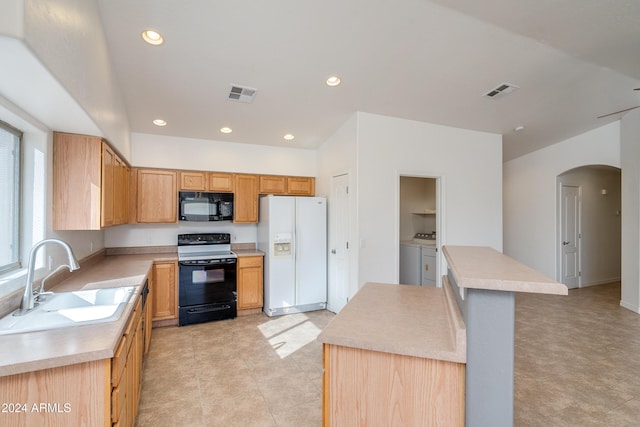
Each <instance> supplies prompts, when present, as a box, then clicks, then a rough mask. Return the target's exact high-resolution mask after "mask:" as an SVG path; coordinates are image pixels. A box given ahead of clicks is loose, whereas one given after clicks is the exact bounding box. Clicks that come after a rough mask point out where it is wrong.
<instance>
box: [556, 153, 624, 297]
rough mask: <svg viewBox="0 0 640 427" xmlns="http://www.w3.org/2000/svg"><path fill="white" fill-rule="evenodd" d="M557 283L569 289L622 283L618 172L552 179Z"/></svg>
mask: <svg viewBox="0 0 640 427" xmlns="http://www.w3.org/2000/svg"><path fill="white" fill-rule="evenodd" d="M557 183H558V186H557V193H558V194H557V197H558V199H557V200H558V203H557V220H556V233H557V239H556V242H557V243H556V254H557V263H556V272H557V273H556V275H557V277H556V280H558V281H561V282H563V283H565V284H566V285H567V286H568V287H570V288H575V287H585V286H592V285H600V284H604V283H611V282H615V281H620V279H621V264H622V253H621V246H622V245H621V236H622V233H621V225H622V222H621V201H622V186H621V170H620V169H619V168H616V167H611V166H605V165H588V166H581V167H578V168H575V169H571V170H568V171H566V172H564V173H562V174H560V175H558V177H557Z"/></svg>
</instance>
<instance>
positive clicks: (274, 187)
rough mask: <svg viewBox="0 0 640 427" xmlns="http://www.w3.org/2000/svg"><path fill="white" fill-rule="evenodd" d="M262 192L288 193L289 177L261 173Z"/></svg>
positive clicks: (260, 187) (260, 190) (260, 189)
mask: <svg viewBox="0 0 640 427" xmlns="http://www.w3.org/2000/svg"><path fill="white" fill-rule="evenodd" d="M258 192H259V193H260V194H287V177H286V176H278V175H260V185H259V190H258Z"/></svg>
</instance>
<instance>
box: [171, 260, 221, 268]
mask: <svg viewBox="0 0 640 427" xmlns="http://www.w3.org/2000/svg"><path fill="white" fill-rule="evenodd" d="M179 264H180V265H184V266H185V267H203V266H207V265H221V264H224V263H221V262H216V261H209V262H202V261H180V262H179Z"/></svg>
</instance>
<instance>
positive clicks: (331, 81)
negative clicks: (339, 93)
mask: <svg viewBox="0 0 640 427" xmlns="http://www.w3.org/2000/svg"><path fill="white" fill-rule="evenodd" d="M341 81H342V80H340V77H338V76H330V77H329V78H327V81H326V83H327V86H332V87H333V86H338V85H339V84H340V82H341Z"/></svg>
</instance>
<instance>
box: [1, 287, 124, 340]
mask: <svg viewBox="0 0 640 427" xmlns="http://www.w3.org/2000/svg"><path fill="white" fill-rule="evenodd" d="M134 290H135V287H134V286H126V287H119V288H104V289H92V290H83V291H75V292H63V293H58V294H55V293H54V294H46V295H44V298H46V300H45V301H42V302H40V303H39V304H38V305H37V306H36V307H35V308H34V309H33V310H32V311H30V312H29V313H27V314H24V315H20V316H16V315H14V313H11V314H9V315H7V316H5V317H3V318H2V319H0V335H7V334H17V333H21V332H31V331H41V330H47V329H57V328H65V327H69V326H77V325H85V324H91V323H102V322H112V321H115V320H118V319H119V318H120V315H121V314H122V311H123V310H124V307H125V305H126V304H127V302H128V301H129V300H130V299H131V295H133V293H134Z"/></svg>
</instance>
